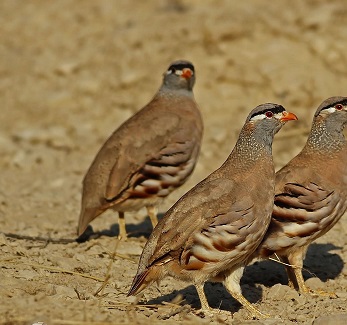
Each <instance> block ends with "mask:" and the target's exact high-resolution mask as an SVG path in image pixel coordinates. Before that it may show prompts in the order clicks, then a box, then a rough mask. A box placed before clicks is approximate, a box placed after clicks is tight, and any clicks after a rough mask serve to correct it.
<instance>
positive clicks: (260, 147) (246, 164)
mask: <svg viewBox="0 0 347 325" xmlns="http://www.w3.org/2000/svg"><path fill="white" fill-rule="evenodd" d="M272 140H273V137H266V136H265V137H264V136H260V135H259V134H257V133H256V132H249V130H244V129H243V130H242V131H241V133H240V136H239V139H238V141H237V142H236V145H235V147H234V149H233V151H232V153H231V154H230V156H229V157H228V159H227V160H226V162H225V164H227V165H230V166H231V168H232V169H234V170H235V169H237V170H245V169H249V168H253V167H254V166H255V164H257V166H258V167H260V165H261V164H263V165H264V167H269V170H272V169H273V168H274V167H273V159H272Z"/></svg>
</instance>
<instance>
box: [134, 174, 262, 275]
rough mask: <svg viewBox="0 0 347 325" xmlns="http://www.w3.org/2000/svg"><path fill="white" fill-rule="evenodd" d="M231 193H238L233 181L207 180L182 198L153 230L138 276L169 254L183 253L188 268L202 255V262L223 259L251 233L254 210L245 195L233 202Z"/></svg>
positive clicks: (184, 262)
mask: <svg viewBox="0 0 347 325" xmlns="http://www.w3.org/2000/svg"><path fill="white" fill-rule="evenodd" d="M231 190H232V191H234V190H235V191H236V192H237V189H235V183H234V182H233V181H232V180H227V179H209V178H207V179H205V180H204V181H202V182H201V183H200V184H198V185H197V186H196V187H195V188H193V189H192V190H191V191H189V192H188V193H187V194H186V195H184V196H183V197H182V198H181V199H180V200H179V201H178V202H177V203H176V204H175V205H174V206H173V207H172V208H171V209H170V210H169V211H168V212H167V214H166V216H165V217H164V218H163V219H162V220H161V221H160V222H159V224H158V226H157V227H156V228H155V229H154V231H153V233H152V235H151V237H150V239H149V241H148V243H147V244H146V247H145V249H144V253H143V256H142V257H141V261H140V269H139V272H141V271H143V270H144V269H146V268H148V267H149V266H150V265H152V264H154V263H157V262H160V260H161V259H162V258H166V256H167V255H168V254H169V255H170V254H172V255H176V254H183V251H185V253H184V254H183V255H185V257H184V259H185V260H184V261H183V260H182V263H183V264H189V263H190V260H191V259H192V256H197V257H196V258H198V257H200V256H201V254H205V251H206V255H204V256H205V257H204V258H203V259H206V260H209V259H211V260H213V259H215V258H217V259H222V258H223V257H225V254H226V252H230V251H232V250H233V249H234V248H235V247H236V246H238V245H240V243H242V242H243V241H244V240H245V237H246V236H247V234H248V233H249V232H252V230H253V225H254V219H255V214H254V209H253V208H254V206H253V202H251V200H250V199H249V197H248V196H247V195H244V196H241V197H242V199H241V200H240V201H237V202H236V201H235V198H234V197H233V196H232V195H231ZM210 248H211V249H212V251H210V252H207V250H208V249H210ZM214 253H217V255H216V256H215V257H214V256H212V255H213V254H214ZM183 255H182V256H183ZM188 255H189V256H188Z"/></svg>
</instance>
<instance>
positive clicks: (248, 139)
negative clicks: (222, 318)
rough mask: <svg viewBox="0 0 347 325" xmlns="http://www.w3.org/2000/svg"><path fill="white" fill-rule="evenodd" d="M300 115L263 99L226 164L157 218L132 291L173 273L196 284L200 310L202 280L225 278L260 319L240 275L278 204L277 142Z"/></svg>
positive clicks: (203, 299) (203, 302) (204, 302)
mask: <svg viewBox="0 0 347 325" xmlns="http://www.w3.org/2000/svg"><path fill="white" fill-rule="evenodd" d="M292 119H296V117H295V115H294V114H292V113H288V112H286V111H285V110H284V108H283V107H282V106H280V105H276V104H264V105H260V106H258V107H256V108H255V109H254V110H253V111H252V112H251V113H250V114H249V116H248V118H247V120H246V123H245V125H244V127H243V128H242V130H241V133H240V136H239V139H238V141H237V143H236V145H235V148H234V149H233V151H232V153H231V154H230V156H229V157H228V159H227V160H226V161H225V163H224V164H223V165H222V166H221V167H220V168H219V169H217V170H216V171H215V172H213V173H212V174H211V175H209V176H208V177H207V178H206V179H204V180H203V181H202V182H200V183H199V184H198V185H196V186H195V187H194V188H193V189H191V190H190V191H189V192H188V193H186V194H185V195H184V196H183V197H182V198H181V199H180V200H179V201H178V202H177V203H176V204H175V205H174V206H173V207H172V208H171V209H170V210H169V211H168V212H167V213H166V214H165V216H164V218H163V219H162V220H160V221H159V223H158V225H157V226H156V227H155V229H154V231H153V233H152V234H151V236H150V238H149V240H148V242H147V244H146V246H145V247H144V250H143V253H142V255H141V258H140V262H139V267H138V272H137V275H136V276H135V278H134V280H133V283H132V286H131V289H130V291H129V294H128V295H135V294H137V293H139V292H141V291H142V290H143V289H145V288H146V287H147V286H148V285H150V284H151V283H152V282H153V281H156V280H160V279H162V278H163V277H164V276H166V275H171V276H173V277H176V278H180V279H182V280H185V281H189V282H192V283H193V284H194V285H195V287H196V289H197V292H198V294H199V297H200V301H201V306H202V309H203V310H208V309H209V305H208V303H207V300H206V297H205V294H204V290H203V285H204V283H205V282H206V281H208V280H211V281H220V282H223V283H224V285H225V286H226V288H227V289H228V291H229V292H230V294H231V295H232V296H233V297H234V298H235V299H237V300H238V301H239V302H240V303H241V304H243V305H244V306H245V307H246V308H247V309H248V310H249V311H250V312H251V313H252V315H254V316H256V317H262V316H264V315H263V314H262V313H260V312H259V311H258V310H257V309H256V308H254V307H253V306H252V305H251V304H250V303H249V302H248V301H247V300H246V299H245V298H244V297H243V295H242V293H241V288H240V283H239V282H240V278H241V276H242V273H243V268H244V266H245V265H246V264H247V261H248V258H249V256H250V255H251V254H252V253H253V252H254V250H255V249H256V248H257V246H258V245H259V243H260V241H261V240H262V238H263V236H264V234H265V231H266V229H267V227H268V225H269V222H270V218H271V211H272V207H273V193H274V167H273V161H272V153H271V152H272V150H271V146H272V140H273V137H274V134H275V133H276V132H277V131H278V130H279V129H280V128H281V127H282V125H283V124H284V123H285V121H288V120H292Z"/></svg>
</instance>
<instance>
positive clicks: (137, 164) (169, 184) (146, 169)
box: [106, 129, 200, 203]
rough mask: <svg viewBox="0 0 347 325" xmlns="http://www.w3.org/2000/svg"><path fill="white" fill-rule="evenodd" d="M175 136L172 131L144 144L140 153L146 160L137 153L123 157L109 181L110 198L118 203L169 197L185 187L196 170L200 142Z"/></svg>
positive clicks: (107, 194)
mask: <svg viewBox="0 0 347 325" xmlns="http://www.w3.org/2000/svg"><path fill="white" fill-rule="evenodd" d="M175 132H176V131H175V130H173V129H171V130H168V131H167V134H166V135H165V136H164V137H163V136H161V137H157V138H154V139H153V141H152V142H151V143H148V142H146V143H143V147H142V148H141V149H139V150H143V151H146V152H148V154H147V155H146V156H145V157H143V159H142V160H139V159H138V157H136V153H135V154H134V155H130V154H128V155H127V154H122V155H120V156H119V158H118V160H117V163H116V164H115V165H114V166H113V168H112V171H111V173H110V176H109V179H108V183H107V187H106V198H107V199H108V200H115V202H114V203H117V202H119V201H121V200H122V197H123V199H126V198H129V197H134V198H141V197H146V196H151V195H156V196H159V197H165V196H166V195H168V194H169V193H170V192H171V191H172V190H173V189H174V188H176V187H179V186H180V185H182V184H183V183H184V181H185V179H186V178H187V177H188V176H189V175H190V174H191V173H192V171H193V169H194V166H195V163H196V157H197V156H198V154H199V151H200V139H196V138H194V137H193V138H190V137H189V136H185V134H182V133H181V134H176V133H175ZM146 147H148V148H146Z"/></svg>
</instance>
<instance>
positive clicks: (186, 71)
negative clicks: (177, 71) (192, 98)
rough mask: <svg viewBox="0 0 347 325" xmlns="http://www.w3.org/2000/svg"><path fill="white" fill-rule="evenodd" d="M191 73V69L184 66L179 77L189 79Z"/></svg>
mask: <svg viewBox="0 0 347 325" xmlns="http://www.w3.org/2000/svg"><path fill="white" fill-rule="evenodd" d="M192 75H193V71H192V70H190V69H189V68H185V69H183V70H182V74H181V77H183V78H185V79H189V78H190V77H191V76H192Z"/></svg>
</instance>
